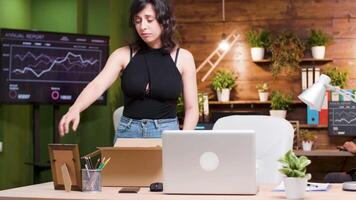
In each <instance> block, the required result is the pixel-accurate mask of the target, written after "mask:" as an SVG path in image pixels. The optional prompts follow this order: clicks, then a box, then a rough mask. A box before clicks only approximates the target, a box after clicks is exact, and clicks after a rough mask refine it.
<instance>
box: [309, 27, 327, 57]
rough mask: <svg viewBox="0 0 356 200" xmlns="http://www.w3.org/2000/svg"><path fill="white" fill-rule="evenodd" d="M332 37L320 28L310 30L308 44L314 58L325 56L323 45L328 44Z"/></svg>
mask: <svg viewBox="0 0 356 200" xmlns="http://www.w3.org/2000/svg"><path fill="white" fill-rule="evenodd" d="M331 40H332V37H331V36H329V35H328V34H326V33H324V32H323V31H321V30H314V29H312V30H310V34H309V38H308V44H309V46H310V47H311V52H312V56H313V58H315V59H324V58H325V46H326V45H327V44H329V43H330V42H331Z"/></svg>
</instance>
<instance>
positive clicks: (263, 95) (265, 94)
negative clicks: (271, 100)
mask: <svg viewBox="0 0 356 200" xmlns="http://www.w3.org/2000/svg"><path fill="white" fill-rule="evenodd" d="M258 96H259V98H260V101H262V102H266V101H268V92H258Z"/></svg>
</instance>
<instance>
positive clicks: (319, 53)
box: [311, 46, 325, 59]
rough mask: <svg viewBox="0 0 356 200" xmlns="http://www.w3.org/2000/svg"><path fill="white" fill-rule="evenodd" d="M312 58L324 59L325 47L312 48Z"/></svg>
mask: <svg viewBox="0 0 356 200" xmlns="http://www.w3.org/2000/svg"><path fill="white" fill-rule="evenodd" d="M311 50H312V56H313V58H315V59H324V58H325V46H314V47H312V49H311Z"/></svg>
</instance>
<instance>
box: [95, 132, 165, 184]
mask: <svg viewBox="0 0 356 200" xmlns="http://www.w3.org/2000/svg"><path fill="white" fill-rule="evenodd" d="M118 141H119V142H118V143H116V144H115V145H114V147H98V149H99V151H100V153H101V158H104V157H105V158H106V159H108V158H111V159H110V162H109V163H108V164H107V165H106V166H105V168H104V169H103V171H102V186H149V185H150V184H151V183H153V182H162V140H161V139H121V138H120V139H119V140H118Z"/></svg>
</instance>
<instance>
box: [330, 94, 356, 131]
mask: <svg viewBox="0 0 356 200" xmlns="http://www.w3.org/2000/svg"><path fill="white" fill-rule="evenodd" d="M328 109H329V113H328V116H329V134H331V135H356V103H353V102H350V101H343V102H329V108H328Z"/></svg>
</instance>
